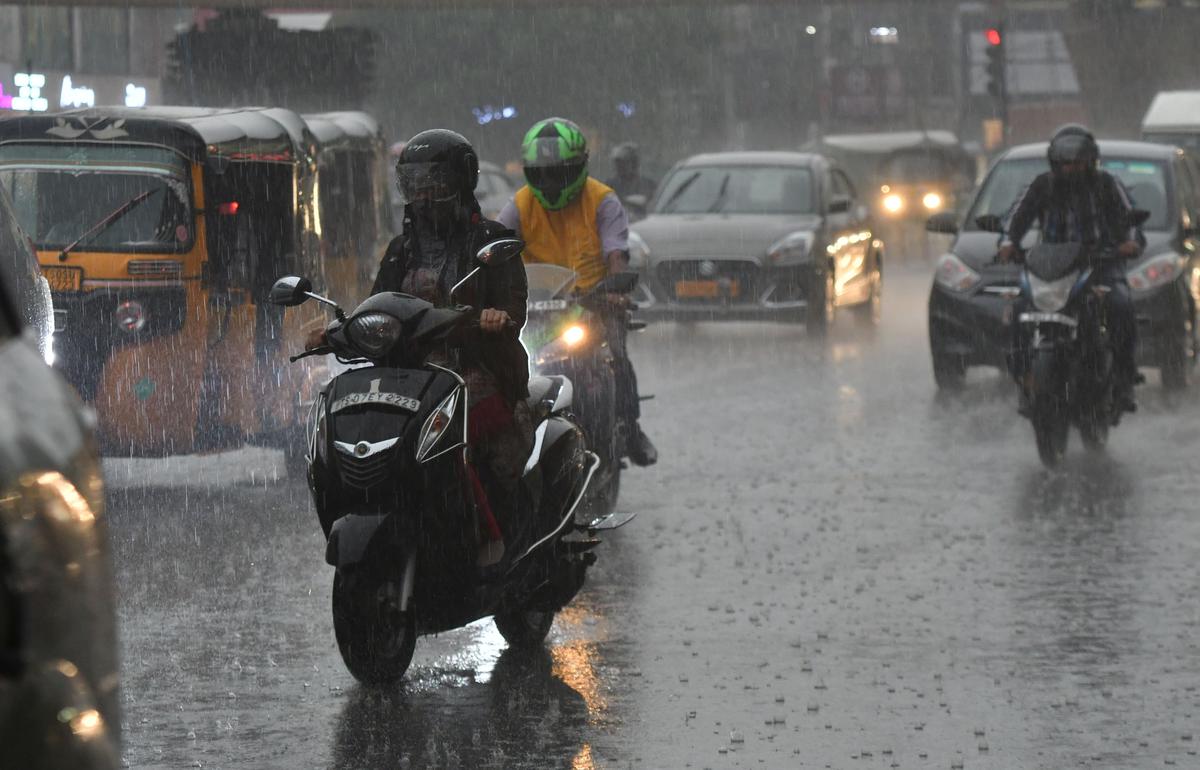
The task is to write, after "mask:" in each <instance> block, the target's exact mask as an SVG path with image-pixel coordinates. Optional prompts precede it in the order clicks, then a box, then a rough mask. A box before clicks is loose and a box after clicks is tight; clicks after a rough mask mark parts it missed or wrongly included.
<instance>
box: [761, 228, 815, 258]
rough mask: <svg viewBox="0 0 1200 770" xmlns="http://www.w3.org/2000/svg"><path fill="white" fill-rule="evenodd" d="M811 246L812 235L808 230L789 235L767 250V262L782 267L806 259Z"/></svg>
mask: <svg viewBox="0 0 1200 770" xmlns="http://www.w3.org/2000/svg"><path fill="white" fill-rule="evenodd" d="M812 244H813V234H812V233H811V232H810V231H808V230H801V231H799V232H795V233H790V234H788V235H785V236H784V237H783V238H780V239H779V240H778V241H776V242H775V243H774V244H772V246H771V248H769V249H767V261H768V262H771V263H772V264H776V265H782V264H789V263H793V262H800V261H802V260H805V259H808V255H809V252H810V250H811V249H812Z"/></svg>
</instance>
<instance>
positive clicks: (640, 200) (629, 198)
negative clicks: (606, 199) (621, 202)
mask: <svg viewBox="0 0 1200 770" xmlns="http://www.w3.org/2000/svg"><path fill="white" fill-rule="evenodd" d="M625 203H626V204H628V205H630V206H632V207H633V208H638V209H644V208H646V196H645V195H626V196H625Z"/></svg>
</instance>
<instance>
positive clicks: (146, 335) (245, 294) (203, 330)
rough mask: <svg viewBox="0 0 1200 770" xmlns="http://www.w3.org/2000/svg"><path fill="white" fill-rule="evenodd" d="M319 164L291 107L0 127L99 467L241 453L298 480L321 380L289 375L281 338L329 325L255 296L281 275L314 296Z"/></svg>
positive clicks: (98, 111) (111, 113)
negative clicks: (270, 450)
mask: <svg viewBox="0 0 1200 770" xmlns="http://www.w3.org/2000/svg"><path fill="white" fill-rule="evenodd" d="M316 150H317V140H316V138H315V137H314V136H313V135H312V133H311V131H310V130H309V129H308V127H307V126H306V124H305V123H304V121H303V120H302V119H301V118H300V116H299V115H297V114H296V113H294V112H291V111H289V110H284V109H222V110H214V109H198V108H179V107H162V108H154V109H128V108H118V107H100V108H89V109H86V110H76V111H69V112H63V113H58V114H40V115H21V116H14V117H9V118H4V119H0V186H3V187H4V188H5V190H6V191H7V192H8V193H9V195H10V197H11V198H12V200H13V202H14V208H15V210H16V214H17V219H18V221H19V222H20V224H21V226H22V227H23V228H24V229H25V231H26V232H28V233H29V234H30V235H31V237H32V238H33V240H34V243H35V245H36V248H37V252H38V260H39V262H40V263H41V266H42V270H43V272H44V274H45V276H46V278H47V279H48V281H49V282H50V285H51V288H52V290H53V297H54V305H55V308H56V309H58V310H61V311H63V312H62V313H60V316H61V318H60V320H61V322H62V324H61V325H62V329H61V331H60V332H58V333H57V334H56V336H55V354H56V357H57V365H58V367H59V368H60V369H61V370H62V371H63V373H64V374H65V375H66V377H67V379H68V380H69V381H70V382H71V383H72V384H73V385H74V386H75V388H76V389H77V390H78V391H79V394H80V395H81V396H82V397H83V399H84V400H85V401H86V402H88V403H90V404H93V405H94V406H95V408H96V412H97V415H98V418H99V424H98V434H99V440H100V445H101V449H102V451H103V452H104V453H105V454H107V455H126V456H132V455H165V454H173V453H187V452H195V451H202V450H210V449H220V448H225V447H229V446H236V445H240V444H242V443H245V442H250V443H257V444H261V445H267V446H276V447H282V448H284V449H285V451H286V456H287V457H288V459H289V463H288V465H289V467H290V468H296V469H299V468H302V467H303V465H304V463H303V455H304V440H303V434H304V430H303V424H304V422H305V419H306V417H307V414H308V412H307V409H306V408H305V401H306V400H307V399H308V398H309V396H308V394H309V393H314V392H315V386H316V383H317V381H318V380H319V379H321V377H322V372H321V371H318V367H316V366H310V367H305V368H303V369H302V368H299V367H289V366H287V345H286V344H285V341H288V340H292V341H294V340H300V339H303V338H304V334H305V333H306V332H307V330H308V329H310V328H318V327H320V326H321V325H322V324H323V322H324V318H323V317H322V315H321V313H320V311H318V310H316V309H315V308H314V309H311V310H309V309H305V308H303V307H300V308H295V309H288V310H287V311H286V312H285V311H284V310H283V309H282V308H280V307H278V306H276V305H271V304H269V303H268V302H266V299H267V296H268V293H269V290H270V288H271V284H272V282H273V281H274V280H275V278H276V277H277V276H278V275H281V274H284V273H299V274H303V275H307V276H311V277H312V278H313V280H314V281H315V282H318V283H321V284H322V286H323V285H324V280H323V276H324V271H323V269H322V268H323V264H322V254H321V249H320V247H319V240H320V234H321V222H320V212H319V208H318V206H317V205H316V195H315V193H316V190H315V186H316V161H315V156H316ZM318 366H319V365H318Z"/></svg>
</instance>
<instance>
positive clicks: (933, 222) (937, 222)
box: [925, 211, 958, 235]
mask: <svg viewBox="0 0 1200 770" xmlns="http://www.w3.org/2000/svg"><path fill="white" fill-rule="evenodd" d="M925 229H926V230H927V231H929V232H931V233H941V234H942V235H957V234H958V217H957V216H955V214H954V212H953V211H939V212H938V213H936V214H934V215H933V216H931V217H930V218H929V219H926V220H925Z"/></svg>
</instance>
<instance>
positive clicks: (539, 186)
mask: <svg viewBox="0 0 1200 770" xmlns="http://www.w3.org/2000/svg"><path fill="white" fill-rule="evenodd" d="M521 159H522V160H523V161H524V163H525V181H527V182H529V188H530V189H531V190H533V194H534V197H536V198H537V199H538V202H539V203H541V204H542V206H543V207H544V208H545V209H547V210H549V211H558V210H559V209H561V208H563V207H565V206H566V205H567V204H568V203H570V202H571V201H573V200H575V198H577V197H579V193H580V192H581V191H582V190H583V185H584V184H585V183H586V182H587V178H588V170H587V162H588V151H587V139H584V137H583V132H582V131H580V130H579V126H577V125H575V124H574V123H572V122H571V121H569V120H565V119H563V118H546V119H545V120H541V121H538V122H537V123H536V124H535V125H534V127H533V128H531V129H529V132H528V133H527V134H525V140H524V141H523V142H521Z"/></svg>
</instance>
